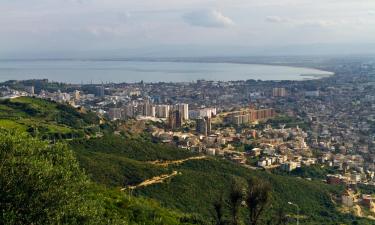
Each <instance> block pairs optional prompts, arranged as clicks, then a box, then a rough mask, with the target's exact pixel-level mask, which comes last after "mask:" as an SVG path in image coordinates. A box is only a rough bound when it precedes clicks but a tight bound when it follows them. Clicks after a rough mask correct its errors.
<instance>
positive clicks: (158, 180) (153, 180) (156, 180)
mask: <svg viewBox="0 0 375 225" xmlns="http://www.w3.org/2000/svg"><path fill="white" fill-rule="evenodd" d="M177 175H178V172H177V171H173V173H171V174H163V175H160V176H156V177H153V178H151V179H148V180H145V181H143V182H142V183H140V184H138V185H135V186H127V187H125V188H122V189H121V191H125V190H134V189H137V188H140V187H147V186H149V185H152V184H160V183H163V182H164V180H166V179H168V178H171V177H174V176H177Z"/></svg>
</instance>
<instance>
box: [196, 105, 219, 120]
mask: <svg viewBox="0 0 375 225" xmlns="http://www.w3.org/2000/svg"><path fill="white" fill-rule="evenodd" d="M212 116H216V108H203V109H196V110H189V118H190V119H198V118H200V117H208V118H211V117H212Z"/></svg>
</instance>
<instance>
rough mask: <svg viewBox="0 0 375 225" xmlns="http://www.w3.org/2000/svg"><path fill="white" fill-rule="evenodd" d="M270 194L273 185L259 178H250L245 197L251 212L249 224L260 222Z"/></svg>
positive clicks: (253, 224) (254, 224)
mask: <svg viewBox="0 0 375 225" xmlns="http://www.w3.org/2000/svg"><path fill="white" fill-rule="evenodd" d="M270 195H271V186H270V184H269V183H267V182H265V181H262V180H260V179H257V178H251V179H249V181H248V189H247V195H246V198H245V201H246V205H247V209H248V213H249V215H248V216H249V225H257V224H258V222H259V218H260V216H261V214H262V213H263V211H264V209H265V208H266V207H267V205H268V202H269V200H270Z"/></svg>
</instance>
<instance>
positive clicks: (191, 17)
mask: <svg viewBox="0 0 375 225" xmlns="http://www.w3.org/2000/svg"><path fill="white" fill-rule="evenodd" d="M183 19H184V21H185V22H186V23H188V24H190V25H192V26H199V27H229V26H232V25H234V22H233V20H232V19H231V18H229V17H227V16H225V15H223V13H221V12H220V11H218V10H201V11H194V12H190V13H186V14H185V15H184V16H183Z"/></svg>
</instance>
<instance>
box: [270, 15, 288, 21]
mask: <svg viewBox="0 0 375 225" xmlns="http://www.w3.org/2000/svg"><path fill="white" fill-rule="evenodd" d="M288 21H289V20H288V19H286V18H281V17H279V16H267V17H266V22H269V23H287V22H288Z"/></svg>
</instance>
